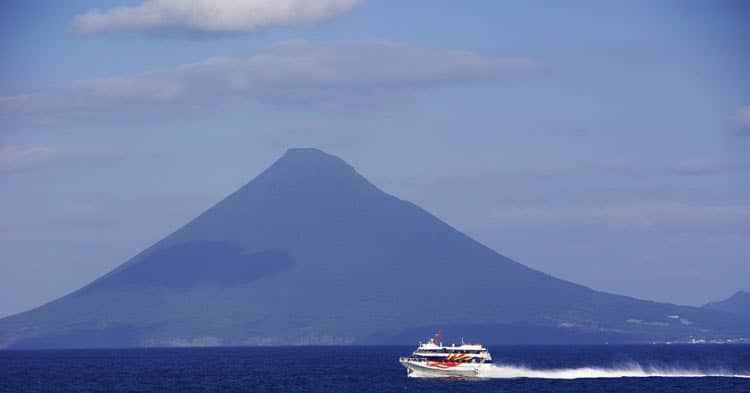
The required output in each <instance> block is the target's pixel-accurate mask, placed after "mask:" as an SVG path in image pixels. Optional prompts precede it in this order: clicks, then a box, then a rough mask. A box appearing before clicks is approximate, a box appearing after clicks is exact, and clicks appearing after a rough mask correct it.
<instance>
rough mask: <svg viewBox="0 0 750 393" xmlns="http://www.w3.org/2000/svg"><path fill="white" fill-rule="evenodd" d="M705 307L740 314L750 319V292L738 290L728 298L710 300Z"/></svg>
mask: <svg viewBox="0 0 750 393" xmlns="http://www.w3.org/2000/svg"><path fill="white" fill-rule="evenodd" d="M703 307H704V308H707V309H712V310H721V311H725V312H728V313H732V314H735V315H739V316H741V317H743V318H745V319H747V320H749V321H750V292H745V291H738V292H737V293H735V294H734V295H732V296H730V297H729V298H727V299H724V300H721V301H718V302H709V303H706V304H705V305H704V306H703Z"/></svg>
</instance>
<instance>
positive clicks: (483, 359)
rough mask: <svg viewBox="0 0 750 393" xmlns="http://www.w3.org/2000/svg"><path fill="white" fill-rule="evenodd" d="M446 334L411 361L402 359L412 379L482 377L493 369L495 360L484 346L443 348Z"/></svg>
mask: <svg viewBox="0 0 750 393" xmlns="http://www.w3.org/2000/svg"><path fill="white" fill-rule="evenodd" d="M440 337H442V332H440V331H438V332H437V334H436V335H435V337H433V338H431V339H430V340H429V341H428V342H427V343H424V344H423V343H421V342H420V343H419V347H418V348H417V350H416V351H414V352H413V353H412V354H411V356H409V357H402V358H399V362H400V363H401V365H402V366H404V367H406V375H408V376H410V377H423V378H430V377H432V378H441V377H442V378H444V377H463V378H467V377H468V378H471V377H479V376H480V375H479V374H480V372H481V370H482V369H483V368H486V367H491V364H492V356H490V352H489V351H488V350H487V348H485V347H483V346H482V344H471V343H464V342H463V340H462V342H461V345H456V344H451V345H450V346H446V345H443V343H442V342H441V341H440Z"/></svg>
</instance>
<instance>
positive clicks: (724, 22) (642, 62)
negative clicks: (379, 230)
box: [0, 0, 750, 316]
mask: <svg viewBox="0 0 750 393" xmlns="http://www.w3.org/2000/svg"><path fill="white" fill-rule="evenodd" d="M4 6H5V8H6V11H5V12H3V15H2V16H0V18H2V24H1V25H2V29H3V34H2V35H0V50H2V53H3V56H2V58H3V60H2V62H0V71H1V72H0V190H2V192H1V193H0V217H2V220H0V234H2V235H0V316H2V315H8V314H12V313H15V312H20V311H23V310H25V309H28V308H31V307H34V306H36V305H39V304H42V303H44V302H46V301H49V300H52V299H54V298H56V297H58V296H61V295H63V294H65V293H68V292H70V291H72V290H74V289H76V288H78V287H80V286H81V285H84V284H86V283H87V282H89V281H91V280H93V279H95V278H96V277H98V276H99V275H101V274H103V273H106V272H107V271H109V270H110V269H112V268H114V267H115V266H117V265H118V264H120V263H122V262H123V261H125V260H126V259H128V258H129V257H131V256H133V255H134V254H136V253H137V252H138V251H140V250H142V249H143V248H145V247H147V246H148V245H150V244H152V243H154V242H155V241H157V240H159V239H160V238H161V237H162V236H164V235H166V234H168V233H170V232H171V231H173V230H175V229H177V228H178V227H179V226H181V225H182V224H184V223H186V222H187V220H189V219H190V218H192V217H194V216H195V215H197V214H199V213H200V212H201V211H203V210H204V209H206V208H207V207H208V206H210V205H211V204H213V203H215V202H217V201H218V200H220V199H221V198H222V197H223V196H225V195H226V194H228V193H230V192H232V191H233V190H235V189H237V188H238V187H240V186H242V185H243V184H244V183H245V182H247V181H248V180H250V179H252V178H253V177H254V176H255V175H257V174H258V173H260V172H261V171H262V170H263V169H264V168H265V167H267V166H268V165H270V163H271V162H273V160H275V159H276V158H278V157H279V156H280V155H281V154H283V152H284V151H285V150H286V149H287V148H289V147H296V146H313V147H319V148H322V149H324V150H325V151H327V152H329V153H332V154H335V155H338V156H340V157H342V158H343V159H345V160H347V161H348V162H349V163H351V164H352V165H354V166H355V167H356V168H357V169H358V170H359V171H360V173H362V174H363V175H365V176H366V177H368V178H369V179H371V180H372V181H373V182H374V183H375V184H376V185H378V186H380V187H381V188H382V189H384V190H385V191H387V192H389V193H392V194H395V195H397V196H399V197H401V198H403V199H407V200H411V201H413V202H415V203H417V204H419V205H420V206H422V207H424V208H426V209H427V210H429V211H431V212H432V213H434V214H435V215H437V216H438V217H440V218H442V219H444V220H445V221H447V222H448V223H450V224H452V225H454V226H456V227H457V228H458V229H460V230H462V231H464V232H466V233H467V234H469V235H471V236H473V237H475V238H476V239H478V240H480V241H481V242H483V243H485V244H486V245H488V246H490V247H492V248H494V249H496V250H497V251H499V252H501V253H503V254H505V255H507V256H509V257H511V258H514V259H516V260H518V261H519V262H522V263H524V264H527V265H529V266H531V267H534V268H537V269H540V270H542V271H545V272H548V273H551V274H553V275H556V276H559V277H561V278H565V279H570V280H573V281H575V282H578V283H582V284H585V285H588V286H591V287H593V288H595V289H600V290H606V291H612V292H616V293H621V294H626V295H630V296H636V297H640V298H646V299H653V300H659V301H669V302H676V303H682V304H702V303H705V302H706V301H709V300H716V299H720V298H723V297H726V296H728V295H730V294H731V293H733V292H735V291H737V290H740V289H745V290H748V289H750V283H748V279H747V277H749V276H750V268H748V266H749V264H748V255H749V253H748V252H749V251H750V246H748V244H750V241H748V240H749V239H748V229H750V225H749V224H748V222H750V221H749V220H748V219H750V198H749V194H748V187H747V186H748V183H747V181H748V177H747V173H748V171H747V169H748V159H747V157H748V152H749V151H750V89H749V88H748V87H747V86H750V80H748V79H749V78H748V73H747V72H746V70H747V69H750V60H749V58H748V56H749V55H748V54H750V47H749V46H750V44H749V43H748V42H750V41H748V36H749V34H750V32H749V30H748V28H747V27H745V26H744V25H743V23H742V22H743V20H746V17H747V16H750V7H748V6H746V5H744V4H743V2H739V1H734V2H733V1H718V2H699V1H673V2H672V1H662V2H646V1H642V2H639V1H623V2H618V1H613V2H606V4H605V3H602V2H593V1H585V2H584V1H574V2H566V4H564V5H563V4H561V3H559V2H544V1H534V2H520V1H519V2H511V1H507V2H505V1H504V2H499V1H469V2H454V1H416V0H415V1H411V2H397V1H388V0H382V1H358V0H318V1H308V2H302V3H300V2H299V1H297V0H278V1H265V0H248V1H226V2H223V3H222V4H221V5H219V6H216V5H215V4H213V2H203V1H194V2H176V1H170V0H158V1H145V2H144V1H140V0H139V1H117V0H112V1H78V0H75V1H74V0H71V1H66V2H53V1H11V2H7V3H6V4H5V5H4Z"/></svg>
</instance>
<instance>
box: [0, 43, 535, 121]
mask: <svg viewBox="0 0 750 393" xmlns="http://www.w3.org/2000/svg"><path fill="white" fill-rule="evenodd" d="M536 68H537V66H536V65H535V64H534V63H533V62H531V61H529V60H526V59H515V58H504V57H496V56H483V55H479V54H476V53H472V52H465V51H452V50H438V49H426V48H420V47H415V46H410V45H405V44H400V43H395V42H388V41H364V42H349V43H339V44H313V43H308V42H305V41H291V42H285V43H281V44H277V45H273V46H271V47H268V48H266V49H264V50H262V51H259V52H257V53H255V54H253V55H252V56H249V57H245V58H232V57H218V58H211V59H207V60H204V61H201V62H197V63H192V64H184V65H180V66H178V67H175V68H172V69H168V70H162V71H155V72H149V73H143V74H138V75H123V76H113V77H107V78H98V79H89V80H82V81H77V82H74V83H71V84H70V85H68V86H65V87H61V88H55V89H48V90H44V91H40V92H36V93H32V94H27V95H23V96H13V97H0V123H3V122H4V123H7V124H14V123H16V122H18V121H19V119H21V118H25V119H26V120H27V121H29V122H32V123H34V124H40V123H41V124H45V125H47V124H50V123H53V124H54V123H55V122H59V121H60V120H68V121H71V120H72V121H74V122H83V121H88V120H90V119H101V118H103V119H106V120H111V119H114V118H126V119H132V118H137V117H143V116H164V114H165V113H166V112H168V111H169V110H170V109H174V110H176V111H177V113H187V112H189V113H194V112H195V111H199V110H201V109H205V110H212V109H214V108H216V107H219V106H221V105H222V104H226V103H232V102H233V103H238V102H239V103H241V104H243V105H244V104H247V103H249V102H260V103H265V104H272V105H277V106H278V105H281V106H284V105H286V106H288V105H299V104H304V105H306V106H310V105H325V104H327V103H331V102H335V103H339V104H343V105H348V104H350V103H351V102H353V101H357V100H372V99H373V98H374V97H378V96H381V95H383V94H385V93H386V92H389V91H394V90H401V91H411V90H415V89H425V88H430V87H439V86H446V85H454V84H463V83H473V82H484V81H489V80H496V79H500V78H503V77H507V76H516V75H519V74H525V73H526V72H527V71H530V70H534V69H536Z"/></svg>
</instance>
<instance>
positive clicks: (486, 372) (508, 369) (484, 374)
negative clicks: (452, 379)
mask: <svg viewBox="0 0 750 393" xmlns="http://www.w3.org/2000/svg"><path fill="white" fill-rule="evenodd" d="M479 377H480V378H539V379H579V378H647V377H663V378H670V377H672V378H698V377H728V378H750V372H747V373H742V374H736V373H733V372H727V371H725V370H698V369H680V368H661V367H660V368H655V367H644V366H642V365H640V364H638V363H631V364H627V365H624V366H620V367H612V368H604V367H577V368H555V369H543V368H531V367H526V366H521V365H511V364H494V365H492V367H488V368H484V369H482V371H481V373H480V375H479Z"/></svg>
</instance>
